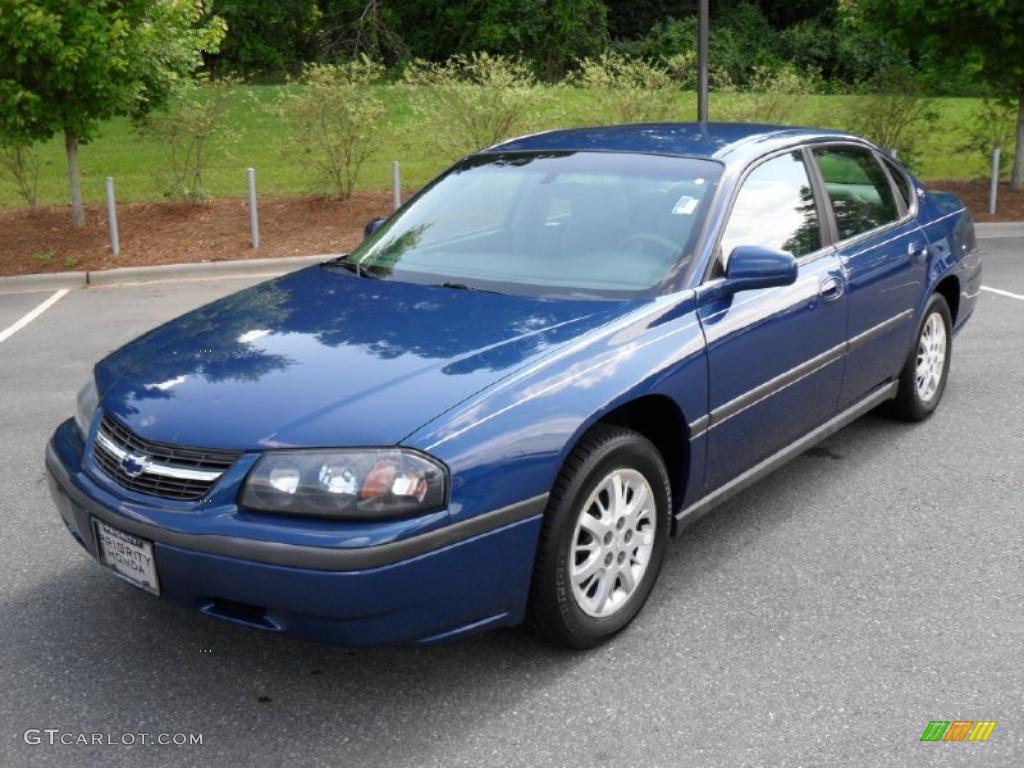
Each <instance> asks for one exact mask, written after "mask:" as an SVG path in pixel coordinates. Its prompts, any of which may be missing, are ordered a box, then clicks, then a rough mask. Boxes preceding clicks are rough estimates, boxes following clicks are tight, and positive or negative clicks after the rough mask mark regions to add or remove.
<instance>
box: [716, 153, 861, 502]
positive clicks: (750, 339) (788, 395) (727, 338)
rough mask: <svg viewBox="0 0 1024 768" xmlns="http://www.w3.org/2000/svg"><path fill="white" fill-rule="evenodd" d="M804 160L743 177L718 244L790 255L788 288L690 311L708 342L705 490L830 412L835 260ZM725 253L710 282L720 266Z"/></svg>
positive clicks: (836, 323)
mask: <svg viewBox="0 0 1024 768" xmlns="http://www.w3.org/2000/svg"><path fill="white" fill-rule="evenodd" d="M811 162H812V160H811V158H810V156H809V155H808V154H807V153H806V152H804V151H803V150H795V151H792V150H790V151H786V152H783V153H781V154H777V155H774V156H772V157H769V158H768V159H765V160H762V161H761V162H760V164H759V165H757V166H755V167H754V168H753V170H751V171H750V172H749V173H748V175H747V176H746V178H745V179H744V180H743V181H742V183H741V185H740V187H739V191H738V192H737V194H736V197H735V200H734V201H733V204H732V209H731V212H730V214H729V219H728V222H727V224H726V227H725V230H724V232H723V234H722V239H721V242H720V250H721V254H724V257H725V258H727V256H728V254H729V253H731V252H732V249H733V248H735V247H736V246H739V245H758V246H763V247H767V248H773V249H776V250H783V251H789V252H791V253H792V254H793V255H794V256H796V257H797V260H798V264H799V274H798V277H797V280H796V282H795V283H794V284H793V285H787V286H782V287H777V288H766V289H762V290H756V291H743V292H741V293H737V294H735V295H733V296H731V297H728V298H726V299H721V300H718V301H715V302H711V303H708V304H706V305H704V306H702V307H701V308H700V310H699V317H700V320H701V324H702V326H703V328H704V334H705V337H706V339H707V344H708V366H709V373H708V377H709V382H708V383H709V407H710V423H709V428H708V443H707V445H708V460H707V470H706V475H705V486H704V489H705V492H706V493H707V492H711V491H713V490H714V489H716V488H718V487H719V486H721V485H723V484H724V483H726V482H728V481H729V480H730V479H732V478H733V477H735V476H736V475H738V474H740V473H741V472H743V471H744V470H746V469H748V468H750V467H751V466H753V465H754V464H756V463H757V462H758V461H760V460H761V459H763V458H765V457H767V456H768V455H770V454H772V453H774V452H775V451H777V450H778V449H779V448H782V447H783V446H785V445H787V444H788V443H790V442H792V441H793V440H795V439H797V438H798V437H800V436H801V435H803V434H805V433H806V432H809V431H811V430H812V429H814V428H815V427H816V426H818V425H819V424H821V423H822V422H824V421H826V420H828V418H829V417H831V416H832V415H833V413H834V412H835V409H836V401H837V398H838V395H839V388H840V384H841V381H842V353H843V348H844V345H845V342H846V300H845V283H844V278H843V272H842V265H841V263H840V260H839V257H838V256H837V255H836V252H835V249H834V248H832V247H831V246H828V245H823V244H824V243H826V242H828V240H827V237H826V232H825V230H824V229H823V225H822V223H823V220H824V215H823V214H824V207H823V202H824V201H822V200H820V199H819V196H818V195H816V194H815V190H814V185H813V184H812V182H811V178H812V177H811V175H810V174H809V173H808V170H809V167H810V166H809V164H810V163H811ZM723 262H724V258H722V259H720V260H719V261H718V263H717V266H716V269H717V272H712V273H711V274H710V275H708V278H709V279H714V278H715V277H716V276H720V275H721V274H722V273H723V272H724V265H723Z"/></svg>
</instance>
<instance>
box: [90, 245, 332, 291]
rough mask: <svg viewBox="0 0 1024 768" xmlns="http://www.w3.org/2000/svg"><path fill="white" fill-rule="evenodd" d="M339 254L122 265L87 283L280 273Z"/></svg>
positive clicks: (99, 273)
mask: <svg viewBox="0 0 1024 768" xmlns="http://www.w3.org/2000/svg"><path fill="white" fill-rule="evenodd" d="M337 255H338V254H329V253H325V254H317V255H314V256H285V257H282V258H279V259H241V260H238V261H200V262H190V263H188V264H163V265H160V266H157V267H121V268H119V269H103V270H99V271H96V272H90V273H89V285H90V286H97V287H103V286H111V285H138V284H140V283H163V282H171V281H179V280H209V279H217V278H225V277H260V276H264V275H266V276H271V275H282V274H284V273H286V272H292V271H294V270H296V269H301V268H302V267H308V266H309V265H310V264H318V263H320V262H321V261H326V260H327V259H330V258H333V257H335V256H337Z"/></svg>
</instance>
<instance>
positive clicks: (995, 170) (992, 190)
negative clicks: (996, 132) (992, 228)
mask: <svg viewBox="0 0 1024 768" xmlns="http://www.w3.org/2000/svg"><path fill="white" fill-rule="evenodd" d="M998 195H999V147H996V148H995V149H993V150H992V180H991V181H990V182H989V186H988V213H989V215H990V216H995V215H996V197H998Z"/></svg>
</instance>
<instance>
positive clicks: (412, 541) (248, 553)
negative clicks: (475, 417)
mask: <svg viewBox="0 0 1024 768" xmlns="http://www.w3.org/2000/svg"><path fill="white" fill-rule="evenodd" d="M46 467H47V469H48V470H49V471H50V473H51V474H52V475H53V478H54V480H55V481H56V482H57V485H58V486H59V487H60V488H61V490H63V492H64V493H65V494H67V495H68V496H69V497H70V498H71V500H72V501H73V502H74V503H75V504H76V505H78V506H79V507H81V508H82V509H83V510H84V511H85V512H86V513H88V514H91V515H93V516H94V517H98V518H100V519H101V520H103V521H105V522H106V523H108V524H110V525H113V526H114V527H116V528H120V529H121V530H123V531H128V532H129V533H134V534H135V535H136V536H141V537H142V538H145V539H149V540H151V541H155V542H158V543H160V544H166V545H170V546H174V547H181V548H182V549H189V550H192V551H193V552H205V553H208V554H212V555H222V556H224V557H233V558H238V559H240V560H251V561H253V562H257V563H265V564H269V565H280V566H285V567H288V568H308V569H310V570H316V571H339V572H340V571H361V570H366V569H368V568H379V567H381V566H385V565H392V564H394V563H397V562H400V561H403V560H410V559H412V558H414V557H418V556H420V555H424V554H427V553H429V552H433V551H435V550H438V549H442V548H444V547H447V546H450V545H453V544H459V543H461V542H463V541H465V540H467V539H471V538H473V537H475V536H480V535H482V534H485V533H490V532H492V531H494V530H496V529H498V528H503V527H505V526H509V525H513V524H516V523H521V522H524V521H526V520H529V519H531V518H535V517H537V516H539V515H541V514H542V513H543V512H544V510H545V508H546V507H547V503H548V494H546V493H542V494H540V495H538V496H533V497H532V498H529V499H524V500H523V501H519V502H516V503H515V504H509V505H508V506H506V507H500V508H498V509H494V510H491V511H489V512H484V513H483V514H480V515H477V516H476V517H471V518H469V519H468V520H460V521H459V522H457V523H452V524H451V525H446V526H444V527H443V528H438V529H437V530H434V531H430V532H428V533H422V534H419V535H418V536H411V537H410V538H408V539H402V540H401V541H393V542H389V543H387V544H378V545H377V546H372V547H354V548H344V549H342V548H337V547H313V546H306V545H302V544H284V543H281V542H277V541H266V540H262V539H249V538H243V537H241V536H222V535H219V534H193V533H184V532H182V531H174V530H170V529H168V528H160V527H157V526H155V525H151V524H150V523H144V522H141V521H139V520H134V519H132V518H129V517H125V516H123V515H120V514H118V513H116V512H114V511H112V510H110V509H107V508H106V507H104V506H102V505H100V504H99V503H97V502H96V501H94V500H93V499H92V498H90V497H89V496H87V495H86V494H85V493H84V492H83V491H82V490H81V489H80V488H78V486H76V485H75V483H74V481H73V480H72V478H71V475H70V472H69V470H68V469H67V468H66V467H65V466H64V464H63V462H62V461H61V460H60V458H59V457H58V456H57V452H56V449H55V448H54V446H53V442H52V441H51V442H50V443H49V444H47V446H46ZM76 514H77V513H76ZM91 547H92V548H91V551H95V544H93V545H91Z"/></svg>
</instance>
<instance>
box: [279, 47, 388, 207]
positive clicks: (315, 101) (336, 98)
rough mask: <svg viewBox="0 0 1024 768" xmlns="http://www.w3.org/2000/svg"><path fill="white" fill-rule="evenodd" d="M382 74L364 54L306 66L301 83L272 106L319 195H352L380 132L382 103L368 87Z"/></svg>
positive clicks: (382, 112) (374, 90) (373, 89)
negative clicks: (312, 172) (306, 160)
mask: <svg viewBox="0 0 1024 768" xmlns="http://www.w3.org/2000/svg"><path fill="white" fill-rule="evenodd" d="M383 77H384V67H383V65H381V64H379V63H378V62H375V61H373V60H371V59H369V58H368V57H366V56H360V57H359V58H357V59H353V60H351V61H348V62H345V63H344V64H309V65H307V66H306V67H305V69H303V71H302V78H301V80H300V82H301V84H302V86H303V87H302V88H300V89H297V90H296V91H295V92H293V93H291V94H289V95H287V96H285V97H284V100H283V102H282V103H280V104H278V105H277V109H278V112H279V114H280V115H281V117H282V118H283V119H285V120H286V121H287V122H288V123H289V125H290V127H291V129H292V130H291V132H290V136H291V141H290V144H291V147H290V149H291V150H293V151H295V152H298V153H303V154H308V155H309V156H310V158H311V160H312V163H313V166H314V167H315V168H316V171H317V183H318V185H319V186H320V188H321V189H320V191H321V192H323V193H324V194H328V195H333V196H335V197H338V198H340V199H343V200H344V199H347V198H348V197H350V196H351V195H352V191H353V190H354V189H355V186H356V183H357V181H358V180H359V173H360V171H361V170H362V167H363V164H364V163H365V162H366V160H367V158H368V157H369V156H370V155H371V154H372V153H373V150H374V147H375V143H376V142H377V141H378V140H379V134H380V132H381V131H382V130H383V128H382V125H381V122H382V121H381V117H382V116H383V115H384V103H383V102H382V101H381V99H380V97H379V96H378V95H377V90H376V89H375V87H374V86H375V85H377V84H379V83H380V82H381V80H382V79H383Z"/></svg>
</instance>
